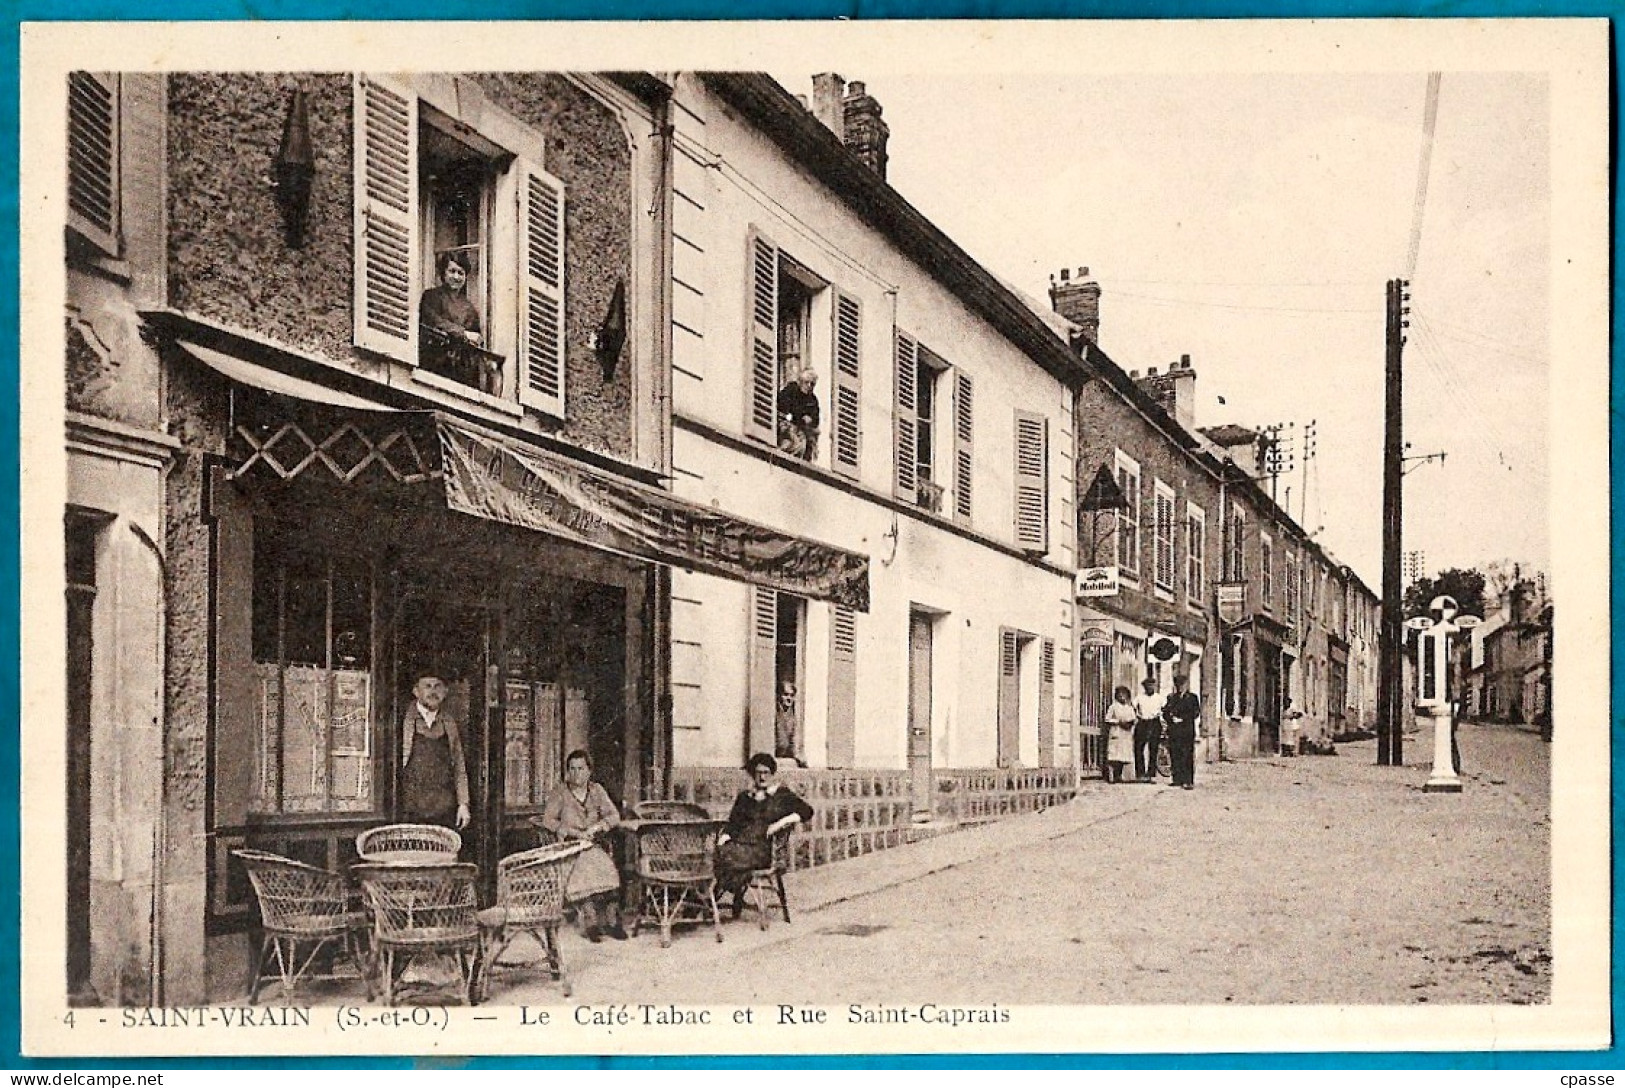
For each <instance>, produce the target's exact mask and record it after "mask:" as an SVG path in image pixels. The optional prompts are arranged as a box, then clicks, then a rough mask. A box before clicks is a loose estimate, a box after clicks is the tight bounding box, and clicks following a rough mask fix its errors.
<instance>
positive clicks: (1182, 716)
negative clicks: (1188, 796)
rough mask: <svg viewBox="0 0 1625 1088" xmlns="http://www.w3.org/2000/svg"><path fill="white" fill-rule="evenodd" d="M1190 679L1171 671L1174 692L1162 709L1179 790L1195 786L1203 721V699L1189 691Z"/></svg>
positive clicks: (1171, 761) (1180, 673)
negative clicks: (1199, 732) (1197, 742)
mask: <svg viewBox="0 0 1625 1088" xmlns="http://www.w3.org/2000/svg"><path fill="white" fill-rule="evenodd" d="M1189 685H1190V680H1189V679H1188V678H1187V677H1186V676H1185V674H1184V673H1182V672H1176V673H1174V693H1173V694H1172V695H1170V696H1169V697H1168V702H1167V703H1166V704H1165V705H1164V706H1163V708H1162V720H1163V721H1164V722H1166V723H1167V725H1168V759H1169V762H1170V763H1172V764H1173V782H1174V785H1176V786H1178V787H1180V788H1181V789H1187V790H1192V789H1195V788H1196V732H1197V729H1198V728H1199V727H1200V725H1201V722H1202V700H1201V699H1200V698H1198V697H1197V695H1196V693H1195V692H1194V691H1190V690H1188V688H1189Z"/></svg>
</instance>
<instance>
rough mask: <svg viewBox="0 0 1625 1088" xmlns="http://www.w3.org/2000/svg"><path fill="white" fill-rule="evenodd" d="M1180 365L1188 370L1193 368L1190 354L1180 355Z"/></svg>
mask: <svg viewBox="0 0 1625 1088" xmlns="http://www.w3.org/2000/svg"><path fill="white" fill-rule="evenodd" d="M1179 365H1180V366H1182V367H1184V368H1185V369H1186V370H1189V369H1190V368H1191V357H1190V356H1189V355H1181V356H1180V357H1179Z"/></svg>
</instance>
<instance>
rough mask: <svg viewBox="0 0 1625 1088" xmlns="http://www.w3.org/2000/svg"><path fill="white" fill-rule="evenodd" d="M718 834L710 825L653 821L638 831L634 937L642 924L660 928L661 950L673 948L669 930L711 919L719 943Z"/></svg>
mask: <svg viewBox="0 0 1625 1088" xmlns="http://www.w3.org/2000/svg"><path fill="white" fill-rule="evenodd" d="M716 852H717V830H716V825H715V824H714V823H712V822H711V821H710V820H704V821H701V820H694V819H689V820H651V821H649V822H646V823H643V824H641V825H640V826H639V827H638V830H637V854H638V862H637V874H638V881H639V883H641V884H642V885H643V905H642V909H640V910H639V911H638V912H637V917H636V918H634V919H633V920H632V935H633V936H637V934H638V931H639V930H640V929H641V928H642V926H643V923H644V922H645V921H649V922H658V923H659V924H660V947H662V948H670V947H671V929H672V926H674V925H680V924H683V923H687V922H704V921H705V920H706V917H707V916H708V915H709V917H710V920H711V925H712V928H713V929H715V930H716V934H717V940H719V941H720V940H722V914H721V912H720V911H719V910H718V909H717V869H716Z"/></svg>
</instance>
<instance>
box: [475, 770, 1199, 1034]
mask: <svg viewBox="0 0 1625 1088" xmlns="http://www.w3.org/2000/svg"><path fill="white" fill-rule="evenodd" d="M1209 772H1210V773H1211V768H1209ZM1197 773H1198V775H1200V774H1202V773H1203V772H1202V771H1201V770H1198V772H1197ZM1162 782H1166V779H1162V780H1159V784H1158V785H1149V784H1144V783H1135V782H1126V783H1123V784H1122V785H1108V784H1107V783H1106V782H1104V781H1103V780H1101V779H1099V778H1086V779H1084V781H1083V782H1082V783H1081V784H1080V786H1079V789H1078V794H1077V796H1076V797H1075V798H1073V800H1071V801H1070V802H1068V803H1066V804H1064V805H1058V806H1055V807H1053V808H1050V809H1048V810H1046V811H1044V812H1037V813H1029V814H1025V815H1020V816H1008V817H1005V818H1004V819H1001V820H996V821H994V822H992V823H987V824H980V825H977V826H973V827H968V828H965V829H963V830H958V831H949V832H945V833H943V834H938V835H934V836H932V837H931V838H928V839H924V840H922V841H920V842H915V843H910V844H908V845H905V846H898V847H894V848H893V849H890V850H881V851H877V852H876V853H873V854H866V855H864V856H863V857H858V858H851V859H848V860H846V861H838V862H833V863H831V864H828V865H820V866H817V867H815V868H812V869H805V870H798V871H796V872H793V873H790V874H788V875H787V876H786V877H785V884H786V885H787V888H788V891H789V895H790V917H791V924H790V925H786V924H785V922H784V918H783V916H782V915H780V914H777V913H775V914H774V915H773V917H772V920H771V921H770V923H769V925H768V928H767V929H766V930H765V931H764V930H762V929H760V928H759V927H758V925H757V920H756V915H755V911H754V910H750V909H747V910H746V911H745V913H744V915H743V916H742V917H741V918H740V919H738V920H737V921H735V920H731V919H730V918H729V912H728V909H727V906H726V905H724V907H723V923H722V931H723V940H722V943H721V944H720V945H719V944H718V943H717V941H716V939H715V937H714V936H713V934H712V931H711V927H710V926H709V925H706V926H688V927H684V928H682V929H679V930H677V931H675V932H674V934H673V938H672V946H671V947H670V948H661V947H660V943H659V934H658V930H651V929H650V928H647V927H646V928H645V929H644V930H643V931H642V932H641V933H640V934H639V935H638V936H637V937H634V938H632V939H630V940H627V941H624V942H622V941H611V940H605V941H604V942H603V943H601V944H596V945H595V944H590V943H588V942H587V941H586V940H585V939H583V938H582V937H581V936H580V934H579V933H577V932H576V931H575V930H573V929H572V930H569V931H567V932H565V933H564V934H563V935H562V944H563V949H562V953H563V956H564V962H565V964H566V966H567V968H568V969H569V974H570V978H571V981H572V983H573V985H574V990H575V999H576V1000H591V1001H602V1000H622V1001H638V1000H644V999H646V998H645V996H644V995H645V994H646V993H647V986H646V983H647V982H648V981H649V980H650V979H654V978H659V977H671V976H673V975H681V974H682V973H684V971H685V970H688V969H692V968H697V967H700V966H702V965H703V967H704V969H705V970H707V971H714V970H716V968H717V963H718V959H719V957H721V958H732V957H741V958H742V957H744V956H746V955H748V954H751V953H754V952H757V951H759V950H761V949H763V948H765V947H769V946H772V945H775V944H778V943H781V942H785V941H789V940H793V939H795V938H796V937H797V936H798V935H801V936H805V935H806V934H805V932H804V931H805V930H807V929H808V923H809V919H808V917H807V916H808V915H812V914H817V913H819V912H822V911H825V910H827V909H829V908H831V907H835V906H837V905H839V904H843V903H849V902H852V901H854V900H859V899H862V898H864V897H866V896H871V895H876V894H878V893H881V892H885V891H887V890H889V889H894V888H898V887H900V886H902V885H906V884H910V883H914V882H917V881H919V880H922V879H924V878H926V877H929V876H932V875H933V874H937V873H944V872H949V871H951V870H954V869H958V868H960V867H962V866H966V865H971V864H973V863H975V862H978V861H982V860H985V859H988V858H993V857H997V856H998V855H1001V854H1009V853H1013V852H1018V851H1022V850H1024V849H1026V848H1029V847H1034V846H1037V845H1039V844H1043V843H1047V842H1049V841H1051V840H1054V839H1060V838H1063V837H1065V836H1068V835H1073V834H1076V833H1077V832H1079V831H1083V830H1085V829H1088V828H1090V827H1093V826H1095V825H1099V824H1103V823H1106V822H1107V821H1110V820H1114V819H1118V818H1121V817H1123V816H1124V815H1126V814H1128V813H1131V812H1134V811H1137V810H1139V809H1142V808H1144V807H1145V806H1147V805H1150V804H1153V803H1155V801H1156V799H1157V797H1158V796H1159V795H1162V794H1165V793H1166V792H1167V791H1168V787H1167V786H1166V785H1163V784H1160V783H1162ZM628 929H629V930H630V927H628ZM520 954H521V955H524V954H527V953H525V952H520ZM563 1000H565V999H564V998H563V996H562V994H561V993H560V991H559V986H558V984H557V983H555V982H551V981H549V980H545V979H542V978H539V977H538V976H537V975H536V974H534V973H530V972H525V971H515V972H513V973H512V974H511V975H509V976H507V977H503V976H501V975H499V976H498V977H497V979H496V982H495V986H494V987H493V989H492V992H491V997H490V1002H491V1003H492V1004H497V1005H518V1004H549V1003H558V1002H561V1001H563Z"/></svg>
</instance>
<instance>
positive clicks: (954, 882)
mask: <svg viewBox="0 0 1625 1088" xmlns="http://www.w3.org/2000/svg"><path fill="white" fill-rule="evenodd" d="M1460 736H1461V747H1462V760H1463V764H1464V768H1463V770H1464V773H1463V779H1464V785H1465V790H1464V792H1463V793H1461V794H1459V795H1456V794H1427V793H1424V792H1423V791H1422V784H1423V782H1425V781H1426V779H1427V774H1428V762H1429V759H1430V757H1431V754H1432V745H1431V737H1430V735H1429V733H1428V731H1427V730H1425V729H1424V730H1423V731H1422V732H1421V733H1419V734H1412V735H1410V736H1408V737H1407V738H1406V747H1405V755H1406V757H1407V765H1406V766H1404V767H1378V766H1376V765H1375V764H1376V753H1375V744H1374V742H1370V741H1367V742H1360V743H1353V744H1346V745H1340V746H1339V748H1338V754H1337V755H1336V756H1305V757H1297V758H1290V759H1288V758H1274V759H1267V760H1254V761H1246V762H1236V763H1224V764H1218V765H1212V764H1209V765H1202V766H1198V768H1197V788H1196V789H1195V790H1190V791H1185V790H1177V789H1172V788H1169V787H1166V786H1162V785H1152V784H1135V783H1128V784H1123V785H1107V784H1106V783H1103V782H1101V781H1099V780H1098V779H1096V780H1090V781H1087V782H1085V783H1084V786H1083V789H1082V790H1081V791H1080V793H1079V796H1078V797H1077V799H1076V800H1074V801H1073V802H1071V803H1069V804H1066V805H1062V806H1058V807H1055V808H1052V809H1050V810H1048V811H1046V812H1043V813H1038V814H1034V815H1030V816H1021V817H1012V818H1009V819H1006V820H1002V821H999V822H997V823H994V824H989V825H985V826H982V827H978V828H974V829H969V830H965V831H958V832H954V833H951V834H946V835H941V836H938V837H935V838H931V839H928V840H926V841H923V842H919V843H915V844H913V845H910V846H905V847H901V848H898V849H894V850H889V851H884V852H882V853H878V854H873V855H869V856H867V857H863V858H859V859H855V860H851V861H845V862H840V863H837V864H834V865H828V866H823V867H821V868H818V869H813V870H809V871H806V872H798V873H793V874H791V875H790V877H789V878H788V883H789V886H790V895H791V910H792V918H793V923H792V924H790V925H786V924H785V923H784V921H783V919H782V918H778V917H775V918H774V920H773V922H772V924H771V925H770V926H769V928H768V929H767V931H766V932H762V931H760V930H758V928H757V926H756V924H755V922H754V920H753V918H752V915H751V913H750V912H749V911H747V912H746V915H745V917H744V919H742V920H739V921H725V922H724V924H723V930H724V934H725V939H724V941H723V942H722V943H720V944H718V943H717V942H716V941H715V939H714V937H713V935H712V932H711V930H710V927H708V926H707V927H703V928H698V927H697V928H691V929H686V930H679V931H678V933H677V935H676V939H675V940H674V942H673V945H672V947H671V948H668V949H662V948H661V947H660V946H659V942H658V936H657V934H655V933H651V932H649V931H648V930H645V931H644V933H643V935H642V936H640V937H637V938H634V939H632V940H630V941H627V942H624V943H622V942H613V941H605V942H604V943H602V944H597V945H593V944H588V943H587V942H585V941H584V940H582V939H581V938H580V937H579V936H577V935H576V934H574V933H570V934H567V935H566V936H565V941H564V954H565V957H566V961H567V963H568V964H569V965H570V972H571V975H572V977H573V980H574V984H575V991H574V997H573V998H572V999H570V1000H572V1001H574V1002H668V1001H669V1002H676V1003H709V1004H750V1003H761V1002H786V1001H789V1002H805V1003H820V1004H836V1003H841V1004H845V1003H854V1002H881V1001H887V1002H894V1001H895V1002H901V1001H934V1002H939V1003H948V1002H964V1003H976V1004H981V1005H986V1004H989V1003H993V1002H998V1003H1001V1004H1022V1005H1032V1004H1067V1005H1073V1004H1091V1005H1092V1004H1134V1003H1153V1004H1184V1003H1190V1004H1223V1003H1226V1002H1229V1003H1236V1004H1294V1003H1306V1004H1331V1003H1335V1004H1414V1003H1443V1004H1472V1003H1531V1002H1544V1001H1547V1000H1549V998H1550V992H1551V957H1550V948H1551V940H1550V928H1551V927H1550V905H1549V904H1550V871H1549V870H1550V865H1549V857H1550V838H1551V835H1550V831H1551V828H1550V818H1549V812H1550V807H1549V802H1550V786H1549V780H1550V776H1549V770H1548V752H1549V748H1548V747H1547V746H1546V745H1544V744H1543V743H1542V742H1541V741H1540V740H1539V738H1538V737H1537V736H1535V735H1534V734H1533V733H1530V732H1526V731H1523V730H1519V729H1515V728H1512V727H1507V726H1493V725H1472V724H1466V725H1463V726H1462V727H1461V734H1460ZM724 917H725V918H726V912H725V913H724ZM490 1000H491V1002H492V1003H494V1004H501V1005H517V1004H555V1003H558V1002H560V1001H562V1000H564V999H563V998H562V995H561V994H560V993H559V990H558V987H557V985H556V984H551V983H544V982H542V981H540V980H539V979H537V978H536V977H535V976H530V975H526V974H522V973H519V972H515V973H512V974H510V975H508V976H506V977H499V978H498V979H497V980H496V986H495V988H494V990H493V993H492V995H491V998H490Z"/></svg>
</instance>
